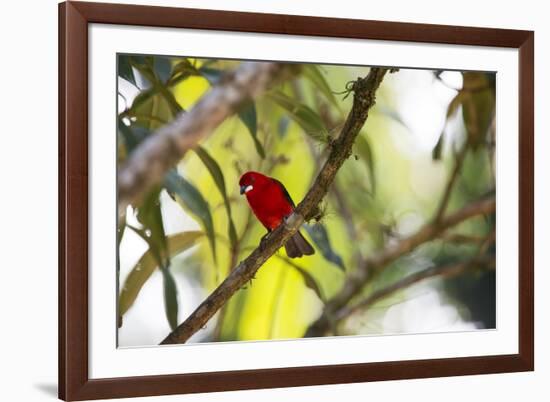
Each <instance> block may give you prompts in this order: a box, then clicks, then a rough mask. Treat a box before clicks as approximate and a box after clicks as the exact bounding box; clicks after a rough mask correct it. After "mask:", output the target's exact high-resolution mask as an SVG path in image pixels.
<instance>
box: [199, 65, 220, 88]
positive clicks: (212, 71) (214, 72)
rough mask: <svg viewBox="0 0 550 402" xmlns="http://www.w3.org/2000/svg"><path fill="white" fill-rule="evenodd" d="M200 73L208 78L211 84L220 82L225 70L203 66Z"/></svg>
mask: <svg viewBox="0 0 550 402" xmlns="http://www.w3.org/2000/svg"><path fill="white" fill-rule="evenodd" d="M199 73H200V74H201V75H202V76H203V77H204V78H206V79H207V80H208V82H209V83H210V85H216V84H217V83H219V82H220V81H221V78H222V76H223V71H221V70H218V69H216V68H211V67H201V68H199Z"/></svg>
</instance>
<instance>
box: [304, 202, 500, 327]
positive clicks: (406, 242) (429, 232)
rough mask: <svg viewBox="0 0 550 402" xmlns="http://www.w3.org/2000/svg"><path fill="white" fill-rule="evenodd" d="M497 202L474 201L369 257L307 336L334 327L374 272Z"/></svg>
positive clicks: (493, 206) (492, 209)
mask: <svg viewBox="0 0 550 402" xmlns="http://www.w3.org/2000/svg"><path fill="white" fill-rule="evenodd" d="M495 206H496V201H495V198H494V197H491V198H485V199H482V200H478V201H476V202H473V203H471V204H469V205H467V206H465V207H464V208H462V209H460V210H458V211H456V212H454V213H452V214H450V215H448V216H446V217H444V218H442V219H440V220H439V221H432V222H430V223H428V224H426V225H425V226H423V227H422V228H421V229H420V230H419V231H418V232H416V233H415V234H413V235H411V236H409V237H407V238H405V239H402V240H401V241H399V242H398V243H397V244H393V245H390V246H388V247H386V248H384V249H382V250H381V251H380V252H378V253H376V254H373V255H371V256H370V257H369V258H367V259H365V261H364V264H363V265H362V266H361V267H359V269H358V270H357V271H354V272H352V273H351V274H350V275H349V276H348V277H347V278H346V281H345V282H344V285H343V286H342V288H341V290H340V291H339V292H338V293H337V294H336V295H335V296H334V297H332V298H331V299H330V300H329V301H328V302H327V304H326V305H325V308H324V312H323V314H322V315H321V317H319V318H318V319H317V320H316V321H315V322H314V323H312V324H311V325H310V327H309V328H308V330H307V331H306V334H305V336H306V337H313V336H322V335H323V334H325V333H326V331H327V330H328V329H329V328H331V326H332V321H333V320H334V315H335V314H336V313H337V311H338V310H339V309H341V308H342V307H344V306H345V305H347V304H348V302H349V301H350V300H351V299H353V298H354V297H355V296H356V295H358V294H359V292H360V291H361V290H362V289H363V287H364V285H365V284H366V283H367V281H368V279H369V278H370V277H371V273H372V272H376V271H378V270H381V269H383V268H384V267H385V266H386V265H388V264H390V263H391V262H393V261H395V260H397V259H398V258H400V257H402V256H404V255H405V254H407V253H409V252H411V251H412V250H414V249H415V248H416V247H418V246H420V245H421V244H424V243H426V242H428V241H430V240H433V239H435V238H436V237H437V236H439V235H440V234H441V233H443V232H445V231H446V230H447V229H449V228H451V227H453V226H456V225H458V224H459V223H461V222H463V221H465V220H467V219H469V218H472V217H474V216H478V215H483V214H489V213H492V212H494V211H495Z"/></svg>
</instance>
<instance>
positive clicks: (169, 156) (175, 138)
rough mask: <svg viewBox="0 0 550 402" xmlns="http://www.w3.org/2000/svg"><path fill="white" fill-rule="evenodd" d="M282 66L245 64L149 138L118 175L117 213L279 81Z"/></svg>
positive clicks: (283, 66)
mask: <svg viewBox="0 0 550 402" xmlns="http://www.w3.org/2000/svg"><path fill="white" fill-rule="evenodd" d="M284 68H285V64H282V63H256V62H246V63H242V64H241V66H240V67H239V68H238V69H236V70H235V71H233V72H232V73H229V74H228V75H226V76H225V77H224V79H223V80H222V82H221V83H220V84H219V85H216V86H215V87H213V88H212V90H211V91H210V92H208V93H207V94H206V95H205V96H204V97H202V98H201V100H200V101H199V102H198V103H197V104H196V105H195V106H194V107H193V109H191V110H190V111H189V112H187V113H181V114H180V115H178V116H177V117H176V118H175V119H174V120H173V121H172V122H171V123H170V124H167V125H165V126H163V127H161V128H160V129H158V130H157V131H156V133H155V134H154V135H151V136H150V137H149V138H147V140H145V141H144V142H143V143H142V144H140V146H139V147H138V148H137V149H136V150H135V151H134V152H133V153H132V154H131V156H130V158H129V159H128V160H127V161H126V163H125V164H124V166H123V167H122V168H121V169H120V171H119V174H118V211H119V214H123V213H124V212H125V211H126V207H127V206H128V204H130V203H132V202H135V201H138V200H139V199H140V198H141V197H142V196H143V194H145V193H146V192H147V191H148V190H149V189H150V188H151V187H152V186H154V185H155V184H157V183H160V182H161V181H162V179H163V178H164V175H165V174H166V172H167V171H168V169H170V168H171V167H172V166H174V165H175V164H176V163H177V162H178V161H179V160H180V159H181V157H182V156H183V155H184V154H185V152H186V151H187V150H188V149H190V148H192V147H194V146H195V145H196V144H197V143H198V142H199V141H200V140H201V139H203V138H204V137H206V136H207V135H208V134H210V133H211V132H212V131H213V130H214V129H215V128H216V127H218V126H219V125H220V124H221V123H222V122H223V121H224V120H225V119H226V118H227V117H229V116H231V115H232V114H234V113H235V112H236V111H237V110H238V108H239V106H240V105H241V104H243V103H244V102H245V101H247V100H248V99H254V98H256V97H257V96H258V95H259V94H261V93H262V92H263V91H264V90H265V89H266V88H267V87H268V86H269V84H270V83H272V82H273V81H274V80H275V79H276V78H277V77H279V76H280V75H281V73H282V71H283V70H284Z"/></svg>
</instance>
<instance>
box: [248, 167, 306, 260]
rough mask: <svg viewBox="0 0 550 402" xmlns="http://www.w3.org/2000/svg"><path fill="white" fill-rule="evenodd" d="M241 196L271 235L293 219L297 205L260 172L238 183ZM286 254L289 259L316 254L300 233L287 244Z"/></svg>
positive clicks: (249, 173)
mask: <svg viewBox="0 0 550 402" xmlns="http://www.w3.org/2000/svg"><path fill="white" fill-rule="evenodd" d="M239 185H240V186H241V194H244V195H246V199H247V200H248V204H249V205H250V208H251V209H252V212H254V215H256V217H257V218H258V220H259V221H260V222H261V223H262V224H263V225H264V226H265V227H266V229H267V231H268V234H269V232H271V231H272V230H274V229H275V228H277V226H279V225H280V224H281V222H282V221H283V219H284V218H285V217H287V216H288V215H290V214H291V213H292V211H293V210H294V208H295V206H296V205H295V204H294V202H293V201H292V198H291V197H290V194H288V191H287V190H286V188H285V186H283V184H282V183H281V182H280V181H279V180H277V179H274V178H272V177H268V176H265V175H263V174H261V173H258V172H246V173H245V174H243V175H242V176H241V179H240V180H239ZM285 250H286V254H287V255H288V256H289V257H290V258H298V257H302V256H303V255H312V254H314V253H315V250H314V249H313V247H311V244H309V243H308V242H307V240H306V239H305V238H304V236H302V234H301V233H300V231H297V232H296V233H295V234H294V235H293V236H292V237H291V238H290V239H289V240H288V241H287V242H286V243H285Z"/></svg>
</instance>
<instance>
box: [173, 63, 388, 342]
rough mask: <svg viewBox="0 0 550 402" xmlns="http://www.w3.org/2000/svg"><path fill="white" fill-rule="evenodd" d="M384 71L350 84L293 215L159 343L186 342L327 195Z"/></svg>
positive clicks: (313, 213) (373, 69)
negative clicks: (337, 124) (335, 129)
mask: <svg viewBox="0 0 550 402" xmlns="http://www.w3.org/2000/svg"><path fill="white" fill-rule="evenodd" d="M386 72H387V69H384V68H372V69H371V70H370V72H369V74H368V75H367V77H365V78H359V79H357V81H355V82H354V83H353V88H352V89H353V91H354V99H353V106H352V109H351V111H350V113H349V115H348V117H347V119H346V123H345V124H344V127H343V128H342V131H341V133H340V136H339V137H338V138H337V139H335V140H333V141H331V142H330V144H329V147H330V152H329V154H328V157H327V160H326V162H325V164H324V165H323V167H322V168H321V170H320V172H319V174H318V175H317V178H316V179H315V182H314V183H313V186H312V187H311V188H310V190H309V191H308V193H307V194H306V196H305V197H304V199H303V200H302V202H301V203H300V204H299V205H298V206H297V207H296V209H295V211H294V213H293V214H291V215H290V216H289V217H288V218H287V219H286V221H285V223H284V224H282V225H280V226H279V227H278V228H277V229H275V230H274V231H273V232H271V234H270V235H269V238H268V239H267V240H266V241H265V242H263V243H262V244H261V245H260V247H258V248H256V249H255V250H254V251H253V252H252V254H250V255H249V256H248V257H247V258H246V259H245V260H244V261H242V262H241V263H240V264H239V265H238V266H237V267H236V268H235V269H234V270H233V271H232V272H231V274H229V276H228V277H227V278H226V279H225V280H224V281H223V282H222V283H221V284H220V285H219V286H218V287H217V288H216V289H215V290H214V291H213V292H212V294H210V296H208V297H207V298H206V300H204V301H203V302H202V303H201V304H200V305H199V307H197V309H196V310H195V311H194V312H193V313H191V315H190V316H189V317H188V318H187V319H186V320H185V321H184V322H183V323H182V324H180V325H179V326H178V327H177V328H176V329H175V330H174V331H173V332H172V333H171V334H170V335H168V336H167V337H166V339H164V340H163V341H162V344H173V343H184V342H186V341H187V340H188V339H189V338H190V337H191V336H192V335H193V334H194V333H195V332H197V331H198V330H199V329H200V328H202V327H203V326H204V325H205V324H206V323H207V322H208V320H210V318H212V316H213V315H214V314H215V313H216V312H217V311H218V310H219V309H220V308H221V307H222V306H223V305H225V304H226V303H227V302H228V301H229V299H230V298H231V297H232V296H233V294H234V293H235V292H237V291H238V290H239V289H240V288H241V287H242V286H243V285H245V284H246V283H247V282H248V281H250V280H252V279H253V278H254V275H255V274H256V272H257V271H258V269H260V267H261V266H262V265H263V264H264V263H265V262H266V261H267V260H268V259H269V258H270V257H271V256H272V255H273V254H274V253H275V252H276V251H277V250H278V249H279V248H280V247H281V246H282V245H283V244H284V243H285V242H286V241H287V240H288V239H289V238H290V237H291V236H292V235H293V234H294V233H295V232H296V231H297V230H298V229H299V228H300V225H301V224H302V223H303V222H304V221H307V220H309V219H311V218H312V217H313V216H314V215H315V210H316V209H317V207H318V205H319V203H320V202H321V201H322V199H323V197H324V196H325V195H326V193H327V192H328V189H329V187H330V185H331V184H332V182H333V180H334V177H335V176H336V173H337V172H338V170H339V169H340V167H341V166H342V164H343V163H344V161H345V160H346V159H347V158H348V157H349V156H350V155H351V152H352V146H353V143H354V141H355V138H356V137H357V135H358V134H359V131H360V130H361V128H362V127H363V125H364V124H365V121H366V119H367V116H368V113H369V110H370V108H371V107H372V106H373V105H374V103H375V93H376V90H377V89H378V87H379V86H380V83H381V82H382V79H383V78H384V75H385V74H386Z"/></svg>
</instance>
